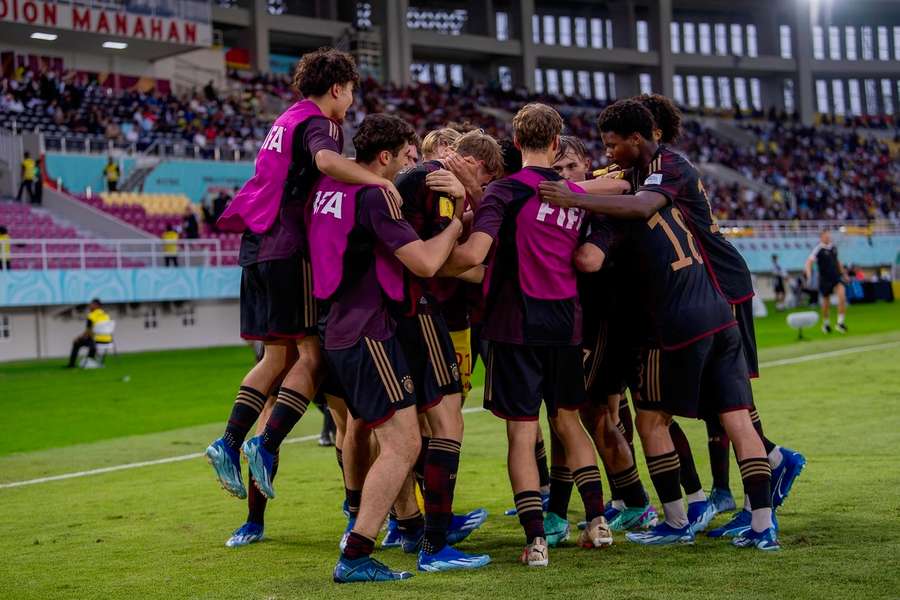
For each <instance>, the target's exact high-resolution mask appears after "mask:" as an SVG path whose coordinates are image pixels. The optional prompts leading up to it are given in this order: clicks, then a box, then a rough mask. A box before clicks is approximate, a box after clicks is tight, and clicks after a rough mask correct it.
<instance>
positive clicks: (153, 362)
mask: <svg viewBox="0 0 900 600" xmlns="http://www.w3.org/2000/svg"><path fill="white" fill-rule="evenodd" d="M848 325H849V326H850V328H851V333H850V334H849V335H847V336H840V335H839V334H836V333H835V334H832V335H831V336H828V337H826V336H825V335H824V334H822V333H820V332H819V331H818V329H816V330H814V331H809V332H807V337H808V338H809V339H808V340H807V341H804V342H797V341H796V335H795V334H794V333H793V332H792V331H791V330H789V329H787V327H786V326H785V325H784V315H783V314H780V313H775V314H770V316H769V317H767V318H765V319H760V320H758V321H757V332H758V337H759V342H760V347H761V361H762V363H763V368H762V378H761V379H759V380H756V381H755V382H754V392H755V395H756V399H757V404H758V405H759V409H760V414H761V416H762V418H763V423H764V425H765V428H766V431H767V434H768V435H769V437H771V438H772V439H774V440H775V441H777V442H782V443H784V444H785V445H788V446H790V447H793V448H796V449H799V450H801V451H803V452H804V453H805V454H806V456H807V458H808V460H809V464H808V466H807V469H806V470H805V471H804V473H803V475H802V476H801V478H800V479H799V480H798V483H797V485H796V487H795V488H794V491H793V492H792V496H791V498H790V499H789V500H788V502H787V504H786V505H785V506H784V508H783V509H782V510H780V511H779V518H780V522H781V526H782V531H781V539H782V542H783V544H784V550H783V551H782V552H780V553H775V554H772V555H763V554H762V553H760V552H755V551H750V550H743V551H742V550H737V549H734V548H732V547H730V546H729V545H728V544H727V543H725V542H722V541H715V540H709V539H706V538H704V537H702V536H701V537H700V538H698V542H697V544H696V545H695V546H692V547H679V548H641V547H637V546H635V545H632V544H630V543H629V542H627V541H626V540H625V539H624V537H623V536H621V535H617V537H616V544H615V545H614V546H613V547H612V548H610V549H607V550H603V551H587V550H582V549H579V548H575V547H572V546H569V547H565V548H561V549H556V550H551V554H550V561H551V562H550V566H549V567H548V568H547V569H526V568H525V567H522V566H520V565H518V564H516V558H517V557H518V553H519V551H520V549H521V545H522V541H523V540H522V533H521V530H520V528H519V526H518V522H517V521H516V519H515V518H511V517H504V516H503V515H502V513H503V510H504V509H505V508H508V507H509V506H510V505H511V502H512V499H511V492H510V489H509V483H508V480H507V477H506V468H505V436H504V433H503V431H504V430H503V425H502V422H501V421H500V420H498V419H496V418H495V417H493V416H492V415H490V414H487V413H484V412H475V413H471V414H467V415H466V440H465V443H464V445H463V456H462V463H461V472H460V475H459V485H458V487H457V500H456V506H457V508H458V509H460V510H464V509H471V508H475V507H476V506H484V507H486V508H487V509H488V511H489V512H490V513H491V516H490V518H489V519H488V522H487V523H486V524H485V526H484V527H483V528H482V529H481V530H480V531H478V532H476V533H475V534H473V535H472V536H471V537H470V538H469V539H468V540H467V541H466V542H464V543H463V544H462V545H461V548H462V549H464V550H470V551H475V550H477V551H485V552H488V553H490V554H491V555H492V557H493V559H494V563H493V564H492V565H491V566H489V567H487V568H485V569H482V570H480V571H475V572H464V573H446V574H419V575H417V576H416V577H414V578H413V579H412V580H410V581H406V582H400V583H397V584H378V585H367V586H358V585H357V586H345V587H341V586H337V585H334V584H332V583H331V580H330V576H331V568H332V566H333V564H334V561H335V559H336V558H337V554H338V550H337V541H338V538H339V536H340V532H341V531H342V529H343V526H344V518H343V516H342V515H341V513H340V502H341V500H342V495H343V490H342V485H341V483H340V481H339V478H338V469H337V465H336V464H335V458H334V452H333V451H332V450H331V449H322V448H319V447H318V446H316V445H315V443H314V442H309V441H307V442H299V443H292V444H290V445H287V446H285V447H284V449H283V451H282V466H281V470H280V472H279V476H278V479H277V480H276V482H275V485H276V488H277V491H278V494H279V495H278V498H277V499H276V500H274V501H272V502H271V503H270V506H269V511H268V514H267V529H266V534H267V538H268V539H267V540H266V541H264V542H263V543H261V544H256V545H254V546H251V547H248V548H244V549H239V550H230V549H227V548H225V547H224V545H223V544H224V541H225V539H226V538H227V537H228V535H229V534H230V532H231V530H233V529H234V528H236V527H237V526H238V525H240V524H241V523H242V522H243V520H244V517H245V511H246V505H245V503H244V502H243V501H239V500H236V499H233V498H230V497H227V496H226V495H225V493H224V492H222V491H221V490H219V489H218V486H217V484H216V483H215V482H214V480H213V476H212V473H211V470H210V469H209V467H208V466H207V465H206V463H205V462H204V461H203V460H202V459H201V458H192V459H190V460H184V461H179V462H171V463H165V464H158V465H153V466H146V467H141V468H134V469H126V470H118V471H113V472H108V473H103V474H99V475H91V476H84V477H75V478H71V479H66V480H63V481H52V482H47V483H39V484H35V485H27V486H21V487H6V488H0V507H2V508H0V515H2V518H0V555H2V556H3V557H4V560H3V562H4V566H3V568H2V569H0V589H2V590H3V592H2V597H4V598H23V599H24V598H35V599H38V598H40V599H47V598H77V599H89V598H98V599H103V600H112V599H119V598H122V599H128V600H131V599H140V598H165V599H174V598H210V599H222V598H259V599H287V598H363V597H365V598H391V599H397V598H424V597H428V596H433V597H439V598H485V597H491V598H498V599H499V598H539V597H548V598H591V599H600V598H610V599H617V600H618V599H625V598H627V599H632V598H634V599H638V598H640V599H644V598H659V599H665V600H669V599H682V598H683V599H685V600H695V599H698V598H724V597H734V598H791V599H792V600H793V599H797V598H815V599H816V600H820V599H823V598H842V599H846V598H867V599H868V598H897V597H898V595H900V573H898V557H900V469H898V467H897V448H898V447H900V417H898V414H900V412H898V407H900V306H898V305H886V304H879V305H869V306H854V307H851V309H850V314H849V318H848ZM853 349H856V350H861V351H855V350H853ZM813 355H820V356H817V357H816V358H815V359H813V360H808V361H804V362H796V361H794V360H792V359H796V358H798V357H804V356H806V357H811V356H813ZM251 362H252V353H251V352H250V350H249V349H247V348H222V349H211V350H202V351H178V352H175V351H173V352H154V353H144V354H132V355H126V354H123V355H120V356H117V357H112V358H110V360H109V364H108V366H107V367H106V368H105V369H102V370H96V371H76V372H71V371H66V370H64V369H62V368H61V366H62V363H63V361H62V360H56V361H33V362H23V363H8V364H0V414H2V415H3V423H4V425H5V427H4V432H3V435H2V436H0V485H2V484H3V483H10V482H17V481H24V480H29V479H33V478H40V477H46V476H52V475H59V474H65V473H72V472H79V471H84V470H89V469H96V468H102V467H111V466H116V465H121V464H125V463H134V462H140V461H152V460H156V459H161V458H167V457H175V456H179V455H185V454H190V453H196V452H200V451H202V450H203V448H204V447H205V445H206V444H207V443H209V441H210V440H212V439H213V438H215V437H217V436H218V435H219V434H220V433H221V428H222V425H223V423H224V421H225V419H226V417H227V414H228V411H229V409H230V405H231V402H232V399H233V395H234V391H235V389H236V386H237V383H238V381H239V379H240V378H241V376H242V375H243V374H244V372H245V371H246V370H247V368H248V367H249V366H250V364H251ZM767 365H768V366H767ZM479 401H480V398H479V397H477V396H476V397H475V398H472V399H470V404H469V406H476V405H477V404H478V403H479ZM682 424H683V426H684V428H685V430H686V431H687V433H688V436H689V437H690V440H691V443H692V446H693V449H694V454H695V458H696V460H697V464H698V469H699V472H700V474H701V478H702V479H703V481H704V483H705V485H706V487H707V488H708V487H709V481H710V476H709V467H708V456H707V452H706V439H705V430H704V427H703V425H702V423H700V422H693V421H691V422H687V421H683V422H682ZM320 425H321V417H320V415H319V414H318V413H317V411H316V410H315V409H311V410H310V412H309V413H308V414H307V416H306V418H304V420H303V421H302V422H301V423H300V424H299V425H298V427H297V429H296V430H295V432H294V434H293V435H294V437H295V438H296V437H302V436H309V435H311V434H313V433H316V432H317V431H318V429H319V426H320ZM640 467H641V470H642V474H643V476H644V481H645V484H647V485H648V487H649V483H650V482H649V478H648V477H647V474H646V469H645V467H644V465H643V463H641V465H640ZM732 489H733V491H734V492H735V494H736V496H737V497H738V502H740V498H741V493H740V480H739V476H738V471H737V467H736V466H735V465H732ZM580 514H581V507H580V500H579V499H578V498H577V494H574V497H573V502H572V505H571V508H570V518H571V519H572V520H576V519H577V518H578V517H579V515H580ZM721 519H723V517H720V518H719V519H717V521H716V523H720V522H721ZM376 554H377V556H378V557H379V558H380V559H382V560H384V561H385V562H387V563H388V564H390V565H391V566H395V567H402V568H406V569H413V568H414V566H415V562H414V559H413V557H412V556H409V555H404V554H402V553H400V552H399V551H398V550H391V551H384V552H381V551H378V552H377V553H376Z"/></svg>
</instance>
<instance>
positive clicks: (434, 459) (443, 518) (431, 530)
mask: <svg viewBox="0 0 900 600" xmlns="http://www.w3.org/2000/svg"><path fill="white" fill-rule="evenodd" d="M459 451H460V443H459V442H457V441H456V440H451V439H446V438H431V440H430V441H429V442H428V454H427V455H426V457H425V494H424V496H425V539H424V541H423V543H422V549H423V550H424V551H425V552H427V553H428V554H434V553H435V552H438V551H439V550H441V549H442V548H443V547H444V546H446V545H447V528H448V527H450V519H451V518H452V516H453V492H454V490H455V489H456V473H457V471H458V470H459Z"/></svg>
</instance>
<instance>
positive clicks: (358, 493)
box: [344, 488, 362, 519]
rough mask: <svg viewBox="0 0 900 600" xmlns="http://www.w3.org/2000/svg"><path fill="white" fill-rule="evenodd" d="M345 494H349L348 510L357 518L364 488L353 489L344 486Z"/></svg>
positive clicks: (351, 516) (352, 517) (352, 516)
mask: <svg viewBox="0 0 900 600" xmlns="http://www.w3.org/2000/svg"><path fill="white" fill-rule="evenodd" d="M344 494H346V496H347V512H348V513H350V518H351V519H355V518H356V515H358V514H359V502H360V500H362V490H351V489H349V488H344Z"/></svg>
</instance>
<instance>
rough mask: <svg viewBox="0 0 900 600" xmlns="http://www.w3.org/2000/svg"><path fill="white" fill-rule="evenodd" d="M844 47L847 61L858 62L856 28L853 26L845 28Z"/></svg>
mask: <svg viewBox="0 0 900 600" xmlns="http://www.w3.org/2000/svg"><path fill="white" fill-rule="evenodd" d="M844 46H846V49H845V51H844V54H845V55H846V57H847V60H856V27H853V26H852V25H847V26H846V27H844Z"/></svg>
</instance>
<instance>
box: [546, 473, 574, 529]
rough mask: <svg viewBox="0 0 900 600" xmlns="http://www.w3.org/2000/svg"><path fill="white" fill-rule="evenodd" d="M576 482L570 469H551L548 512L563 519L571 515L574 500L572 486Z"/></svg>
mask: <svg viewBox="0 0 900 600" xmlns="http://www.w3.org/2000/svg"><path fill="white" fill-rule="evenodd" d="M573 485H575V480H574V479H573V478H572V472H571V471H570V470H569V467H565V466H563V467H556V466H554V467H551V469H550V501H549V502H548V505H547V510H548V511H549V512H552V513H556V514H557V515H559V516H560V517H562V518H563V519H565V518H567V516H568V514H569V501H570V500H571V498H572V486H573Z"/></svg>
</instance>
